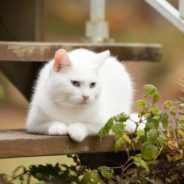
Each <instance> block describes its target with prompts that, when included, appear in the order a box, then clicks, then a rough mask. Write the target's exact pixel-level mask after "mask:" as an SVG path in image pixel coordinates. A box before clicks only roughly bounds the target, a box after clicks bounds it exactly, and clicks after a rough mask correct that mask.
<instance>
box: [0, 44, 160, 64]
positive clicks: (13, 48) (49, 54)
mask: <svg viewBox="0 0 184 184" xmlns="http://www.w3.org/2000/svg"><path fill="white" fill-rule="evenodd" d="M81 47H82V48H88V49H91V50H94V51H103V50H106V49H109V50H110V51H111V53H112V55H115V56H117V57H118V58H119V59H120V60H125V61H128V60H130V61H134V60H135V61H159V60H160V59H161V48H162V46H161V45H160V44H154V43H153V44H144V43H102V44H95V43H85V42H81V43H80V42H79V43H62V42H56V43H53V42H0V61H15V62H16V61H19V62H20V61H22V62H44V61H49V60H50V59H52V58H53V56H54V53H55V51H56V50H57V49H59V48H64V49H66V50H72V49H75V48H81Z"/></svg>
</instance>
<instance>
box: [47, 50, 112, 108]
mask: <svg viewBox="0 0 184 184" xmlns="http://www.w3.org/2000/svg"><path fill="white" fill-rule="evenodd" d="M109 56H110V52H109V51H104V52H101V53H98V54H96V53H94V52H92V51H89V50H86V49H76V50H74V51H72V52H69V53H67V51H65V50H64V49H60V50H58V51H57V52H56V54H55V57H54V60H53V62H52V66H51V67H52V69H51V70H52V71H51V74H50V79H51V80H50V89H49V91H50V95H51V98H52V100H53V102H55V103H56V104H58V105H62V106H69V107H75V106H84V105H87V104H92V103H95V102H96V100H97V99H98V97H99V96H100V94H101V85H102V81H101V77H100V69H101V67H102V64H103V62H104V61H105V59H107V58H108V57H109Z"/></svg>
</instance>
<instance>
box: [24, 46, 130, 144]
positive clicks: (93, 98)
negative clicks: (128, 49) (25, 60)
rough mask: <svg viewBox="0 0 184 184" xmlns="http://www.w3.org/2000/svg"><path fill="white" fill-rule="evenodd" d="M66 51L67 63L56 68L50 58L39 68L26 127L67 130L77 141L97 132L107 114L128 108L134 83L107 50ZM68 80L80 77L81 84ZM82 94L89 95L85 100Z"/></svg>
mask: <svg viewBox="0 0 184 184" xmlns="http://www.w3.org/2000/svg"><path fill="white" fill-rule="evenodd" d="M68 55H69V58H70V60H71V63H72V65H71V66H70V67H68V68H66V69H64V70H61V71H60V72H56V71H54V69H53V63H54V61H53V60H52V61H50V62H49V63H48V64H46V65H45V66H44V67H43V68H42V70H41V72H40V74H39V77H38V80H37V84H36V86H35V90H34V95H33V98H32V101H31V104H30V110H29V114H28V119H27V130H28V131H29V132H36V133H44V134H50V135H65V134H69V135H70V137H71V138H72V139H73V140H75V141H79V142H80V141H82V140H83V139H84V138H85V137H86V136H88V135H95V134H98V132H99V130H100V128H101V127H102V126H103V125H104V124H105V123H106V122H107V120H108V119H109V118H110V117H112V116H114V115H116V114H118V113H121V112H125V113H127V114H129V113H130V112H131V104H132V96H133V87H132V81H131V79H130V76H129V74H128V72H127V70H126V69H125V67H124V66H123V65H122V64H120V63H119V62H118V60H117V59H116V58H115V57H112V56H110V55H109V52H108V51H106V52H103V53H100V54H96V53H95V52H92V51H89V50H86V49H76V50H73V51H71V52H69V53H68ZM70 80H75V81H80V82H81V86H80V88H77V87H75V86H73V85H72V84H71V82H70ZM90 82H96V83H97V84H96V87H94V88H89V84H90ZM83 95H85V96H89V99H88V101H87V102H86V103H84V102H83V98H82V96H83Z"/></svg>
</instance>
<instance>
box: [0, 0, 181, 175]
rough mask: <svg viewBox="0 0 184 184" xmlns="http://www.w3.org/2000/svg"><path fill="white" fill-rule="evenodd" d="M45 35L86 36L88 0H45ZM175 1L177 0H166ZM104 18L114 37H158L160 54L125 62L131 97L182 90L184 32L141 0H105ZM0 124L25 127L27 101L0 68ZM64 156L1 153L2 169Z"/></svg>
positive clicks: (53, 37) (127, 39)
mask: <svg viewBox="0 0 184 184" xmlns="http://www.w3.org/2000/svg"><path fill="white" fill-rule="evenodd" d="M45 2H46V11H45V35H44V38H45V39H44V40H45V41H53V42H64V41H66V42H67V41H70V42H77V41H81V40H82V39H84V35H85V22H86V21H87V20H88V19H89V1H88V0H52V1H51V0H46V1H45ZM170 2H171V3H172V4H173V5H174V6H176V7H177V4H178V1H177V0H170ZM106 8H107V9H106V19H107V21H108V23H109V26H110V37H111V38H114V39H115V40H116V41H117V42H144V43H161V44H162V45H163V49H162V55H163V57H162V60H161V61H160V62H159V63H156V62H125V65H126V66H127V68H128V70H129V73H130V74H131V76H132V78H133V81H134V84H135V100H136V99H138V98H142V97H143V90H142V87H143V85H144V84H145V83H151V84H154V85H156V86H157V87H158V89H159V91H160V93H161V95H162V101H164V100H166V99H173V100H175V99H177V97H178V96H184V93H183V92H182V91H184V85H183V87H182V86H181V85H179V83H181V82H180V81H181V80H182V79H183V80H184V34H183V33H181V32H180V31H179V30H178V29H177V28H175V27H174V26H173V25H172V24H170V23H169V22H168V21H167V20H166V19H165V18H163V17H162V16H161V15H160V14H158V13H157V12H156V11H155V10H153V9H152V8H151V7H150V6H149V5H148V4H146V3H145V2H144V1H143V0H136V1H135V0H113V1H112V0H107V6H106ZM1 96H4V97H3V98H2V99H1V100H0V129H10V128H11V129H12V128H23V127H24V126H25V119H26V115H27V110H28V102H27V101H26V100H25V99H24V97H23V96H22V95H21V94H20V93H19V92H18V91H17V90H16V89H15V87H14V86H13V85H12V84H11V83H10V82H9V81H8V80H7V79H6V78H5V77H4V75H3V74H2V73H0V97H1ZM61 159H64V160H65V157H41V159H40V158H34V159H32V158H24V159H1V160H0V173H1V172H7V173H10V172H11V171H12V170H13V169H15V168H16V166H18V165H21V164H23V165H29V164H33V163H45V162H57V161H60V160H61Z"/></svg>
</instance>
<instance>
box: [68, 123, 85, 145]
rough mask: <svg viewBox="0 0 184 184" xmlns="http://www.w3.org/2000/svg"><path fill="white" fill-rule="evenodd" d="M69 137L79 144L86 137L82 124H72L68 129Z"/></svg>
mask: <svg viewBox="0 0 184 184" xmlns="http://www.w3.org/2000/svg"><path fill="white" fill-rule="evenodd" d="M68 134H69V136H70V137H71V138H72V139H73V140H74V141H76V142H81V141H83V140H84V139H85V137H86V136H87V131H86V128H85V126H84V125H83V124H82V123H74V124H71V125H69V127H68Z"/></svg>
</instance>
